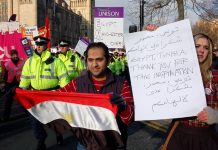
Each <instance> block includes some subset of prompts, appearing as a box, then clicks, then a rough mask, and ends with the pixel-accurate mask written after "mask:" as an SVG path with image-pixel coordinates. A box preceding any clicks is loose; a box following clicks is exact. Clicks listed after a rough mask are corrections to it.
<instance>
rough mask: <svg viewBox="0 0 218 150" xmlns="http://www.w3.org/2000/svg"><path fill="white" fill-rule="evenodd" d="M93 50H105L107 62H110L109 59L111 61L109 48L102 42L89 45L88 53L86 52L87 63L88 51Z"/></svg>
mask: <svg viewBox="0 0 218 150" xmlns="http://www.w3.org/2000/svg"><path fill="white" fill-rule="evenodd" d="M92 48H102V49H103V50H104V56H105V58H106V61H107V62H109V59H110V56H109V48H108V47H107V46H106V45H105V44H104V43H102V42H94V43H90V44H89V45H88V47H87V48H86V51H85V52H84V56H85V61H86V62H87V57H88V51H89V50H90V49H92Z"/></svg>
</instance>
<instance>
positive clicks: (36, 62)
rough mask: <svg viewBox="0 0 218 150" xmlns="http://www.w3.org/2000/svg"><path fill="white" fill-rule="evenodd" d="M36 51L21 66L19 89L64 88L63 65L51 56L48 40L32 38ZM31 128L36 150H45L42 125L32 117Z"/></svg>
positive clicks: (66, 75) (64, 72)
mask: <svg viewBox="0 0 218 150" xmlns="http://www.w3.org/2000/svg"><path fill="white" fill-rule="evenodd" d="M33 39H34V41H35V44H36V49H35V51H34V53H33V56H31V57H30V58H28V59H27V61H26V62H25V64H24V66H23V70H22V74H21V81H20V85H19V87H20V88H23V89H34V90H53V89H56V88H59V87H64V86H65V85H66V84H67V83H68V82H69V77H68V74H67V69H66V67H65V65H64V63H63V62H62V61H61V60H60V59H58V58H56V57H54V56H52V55H51V52H50V51H49V50H48V48H47V44H48V42H49V39H47V38H45V37H41V36H36V37H34V38H33ZM32 128H33V132H34V136H35V138H36V139H37V140H38V145H37V150H45V149H46V145H45V139H46V137H47V134H46V131H45V129H44V128H43V124H42V123H41V122H39V121H38V120H37V119H35V118H34V117H32Z"/></svg>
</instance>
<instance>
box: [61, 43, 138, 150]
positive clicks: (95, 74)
mask: <svg viewBox="0 0 218 150" xmlns="http://www.w3.org/2000/svg"><path fill="white" fill-rule="evenodd" d="M84 54H85V62H86V65H87V71H86V72H85V73H84V75H82V76H79V77H77V78H76V79H75V80H72V81H71V82H70V83H68V84H67V85H66V86H65V87H63V88H60V89H58V91H59V92H79V93H98V94H106V93H112V94H113V96H112V97H111V98H110V102H111V103H112V104H115V105H117V106H118V113H117V116H116V121H117V124H118V127H119V130H120V132H121V136H122V141H123V143H124V147H114V145H115V143H116V141H114V143H113V142H112V143H113V144H114V145H112V144H111V145H107V143H105V142H104V141H97V142H96V143H95V142H93V141H95V139H89V140H90V141H92V145H90V143H89V142H86V141H84V140H81V139H79V142H80V143H78V145H77V150H85V149H94V148H93V147H95V146H96V147H100V148H99V149H102V150H106V149H111V148H112V147H113V148H112V149H113V150H116V149H119V150H125V149H126V144H127V136H128V135H127V125H128V124H129V123H131V122H132V121H133V116H134V114H133V112H134V104H133V97H132V91H131V87H130V86H129V84H128V82H127V81H126V80H125V79H123V78H122V77H119V76H117V75H114V74H112V72H111V71H110V70H109V69H108V68H107V66H108V63H109V50H108V47H107V46H106V45H105V44H104V43H102V42H98V43H91V44H89V46H88V47H87V49H86V51H85V53H84ZM81 119H82V118H81ZM84 121H85V120H84ZM77 133H78V132H77ZM79 134H80V136H81V137H83V136H85V133H83V132H80V133H79ZM107 139H109V140H111V141H113V140H114V139H111V138H110V137H107ZM99 143H101V145H100V146H99V145H97V144H99ZM95 144H96V145H95ZM104 144H105V145H104Z"/></svg>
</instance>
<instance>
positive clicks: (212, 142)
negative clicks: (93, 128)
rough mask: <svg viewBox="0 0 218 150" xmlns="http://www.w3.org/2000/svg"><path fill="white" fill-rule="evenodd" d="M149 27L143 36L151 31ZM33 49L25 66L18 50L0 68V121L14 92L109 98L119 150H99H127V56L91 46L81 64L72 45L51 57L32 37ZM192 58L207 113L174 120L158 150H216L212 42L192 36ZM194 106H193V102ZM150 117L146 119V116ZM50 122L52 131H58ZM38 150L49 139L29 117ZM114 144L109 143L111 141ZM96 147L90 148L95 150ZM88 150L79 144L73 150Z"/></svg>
mask: <svg viewBox="0 0 218 150" xmlns="http://www.w3.org/2000/svg"><path fill="white" fill-rule="evenodd" d="M155 29H156V26H154V25H149V26H147V30H150V31H152V30H155ZM34 41H35V44H36V49H35V50H34V53H33V55H32V56H31V57H29V58H28V59H27V60H25V61H24V60H23V59H22V58H20V57H19V53H18V51H17V50H15V49H13V50H11V52H10V56H11V59H10V60H9V61H8V62H6V63H5V64H3V63H2V62H1V64H0V65H1V66H0V93H1V95H0V96H1V100H3V101H4V112H3V113H2V114H3V115H2V116H1V121H8V120H9V119H10V112H11V106H12V102H13V95H14V93H15V89H16V88H22V89H25V90H47V91H50V90H53V91H56V92H79V93H101V94H105V93H113V95H112V97H111V98H110V102H111V103H113V104H116V105H117V106H118V113H117V116H116V120H117V124H118V127H119V130H120V132H121V136H122V140H123V146H122V147H114V145H113V142H112V143H111V145H102V147H101V150H107V149H111V150H125V149H126V145H127V138H128V134H127V128H128V125H129V124H130V123H131V122H133V121H134V101H133V96H132V91H131V82H130V77H129V71H128V64H127V58H126V54H125V51H118V50H114V51H113V52H111V51H110V50H109V49H108V47H107V46H106V45H105V44H104V43H102V42H93V43H90V44H89V45H88V47H87V49H86V51H85V53H84V59H83V57H82V56H81V55H79V54H78V53H77V52H76V51H72V50H71V49H70V46H71V45H70V42H69V41H67V40H65V39H63V40H61V41H60V42H59V45H58V49H59V51H58V53H57V54H55V55H54V54H52V53H51V52H50V50H49V49H48V47H47V44H48V42H49V39H47V38H45V37H41V36H37V37H34ZM194 42H195V47H196V53H197V57H198V61H199V66H200V70H201V75H202V81H203V84H204V88H205V96H206V99H207V107H206V108H204V109H203V110H202V111H201V112H199V113H198V114H196V116H195V117H189V118H179V119H173V120H172V123H171V125H170V127H169V130H168V136H167V139H168V140H166V142H165V143H164V144H163V145H162V147H161V149H162V150H164V149H167V150H175V149H177V150H217V149H218V136H217V134H216V132H215V124H216V123H218V97H217V92H218V70H217V68H218V66H217V62H215V61H217V60H218V59H216V56H215V52H216V51H217V50H216V49H213V43H212V40H211V39H210V38H209V37H208V36H207V35H205V34H202V33H199V34H196V35H194ZM196 103H197V100H196ZM148 115H149V114H148ZM57 124H58V122H54V123H53V124H51V125H50V126H56V125H57ZM31 126H32V130H33V133H34V137H35V138H36V139H37V141H38V143H37V148H36V149H37V150H45V149H46V145H45V140H46V137H47V133H46V131H45V129H44V125H43V124H42V123H41V122H39V121H38V120H37V119H35V118H34V117H31ZM55 132H56V137H57V143H58V144H59V145H62V144H63V135H62V133H61V132H58V131H57V130H55ZM108 138H110V137H108ZM111 140H113V139H111ZM93 147H94V146H93ZM86 149H89V147H87V145H84V143H82V142H81V141H78V144H77V150H86Z"/></svg>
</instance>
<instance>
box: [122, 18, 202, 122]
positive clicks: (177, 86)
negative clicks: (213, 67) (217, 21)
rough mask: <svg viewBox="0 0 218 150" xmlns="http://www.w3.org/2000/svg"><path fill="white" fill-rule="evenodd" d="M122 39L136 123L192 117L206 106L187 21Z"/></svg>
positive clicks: (126, 35)
mask: <svg viewBox="0 0 218 150" xmlns="http://www.w3.org/2000/svg"><path fill="white" fill-rule="evenodd" d="M124 40H125V46H126V50H127V56H128V65H129V71H130V77H131V83H132V89H133V96H134V102H135V119H136V120H156V119H170V118H181V117H189V116H195V115H196V114H197V113H198V112H200V111H201V110H202V108H203V107H205V106H206V100H205V94H204V88H203V84H202V79H201V74H200V69H199V64H198V59H197V55H196V50H195V46H194V42H193V36H192V32H191V27H190V22H189V20H183V21H179V22H175V23H172V24H168V25H165V26H163V27H160V28H158V29H157V30H156V31H153V32H149V31H142V32H137V33H131V34H125V36H124Z"/></svg>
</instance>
